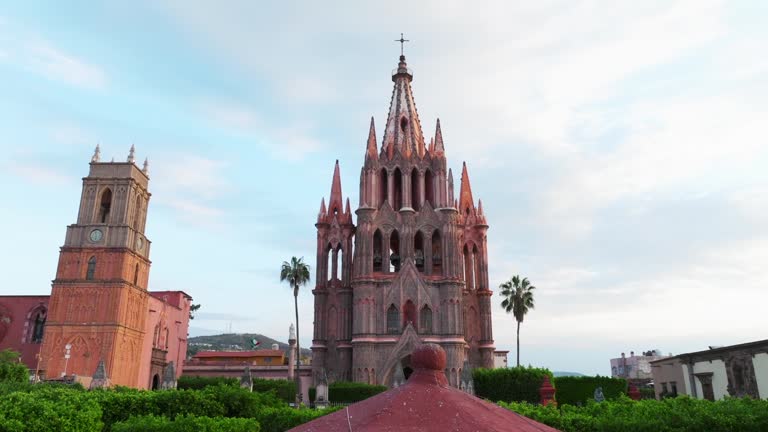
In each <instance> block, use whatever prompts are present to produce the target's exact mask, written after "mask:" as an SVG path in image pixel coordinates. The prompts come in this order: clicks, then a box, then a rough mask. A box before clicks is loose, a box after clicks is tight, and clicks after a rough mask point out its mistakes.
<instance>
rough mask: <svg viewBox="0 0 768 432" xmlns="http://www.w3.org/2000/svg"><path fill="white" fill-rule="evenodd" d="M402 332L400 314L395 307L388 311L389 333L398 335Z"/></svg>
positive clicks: (390, 307)
mask: <svg viewBox="0 0 768 432" xmlns="http://www.w3.org/2000/svg"><path fill="white" fill-rule="evenodd" d="M399 330H400V312H399V311H398V310H397V308H396V307H395V305H390V306H389V309H387V333H398V331H399Z"/></svg>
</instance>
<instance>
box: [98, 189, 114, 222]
mask: <svg viewBox="0 0 768 432" xmlns="http://www.w3.org/2000/svg"><path fill="white" fill-rule="evenodd" d="M111 210H112V191H111V190H110V189H109V188H107V189H104V192H102V193H101V201H100V204H99V222H100V223H107V222H108V221H109V212H110V211H111Z"/></svg>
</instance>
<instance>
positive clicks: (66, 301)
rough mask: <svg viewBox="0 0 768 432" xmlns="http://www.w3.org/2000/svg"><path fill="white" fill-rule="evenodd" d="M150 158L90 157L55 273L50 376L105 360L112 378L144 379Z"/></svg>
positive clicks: (46, 354)
mask: <svg viewBox="0 0 768 432" xmlns="http://www.w3.org/2000/svg"><path fill="white" fill-rule="evenodd" d="M148 183H149V177H148V163H147V161H146V160H145V161H144V168H143V169H140V168H139V167H138V166H136V164H135V163H134V148H133V146H131V151H130V153H129V155H128V159H127V161H126V162H101V161H100V150H99V147H98V146H97V147H96V152H95V153H94V155H93V157H92V158H91V164H90V172H89V173H88V176H87V177H85V178H84V179H83V190H82V194H81V197H80V209H79V213H78V216H77V223H75V224H73V225H70V226H68V227H67V233H66V237H65V240H64V245H63V246H62V247H61V250H60V253H59V263H58V268H57V270H56V278H55V279H54V280H53V286H52V291H51V300H50V306H49V312H48V320H47V322H46V325H45V337H44V340H43V346H42V349H41V365H42V366H43V369H44V370H45V375H46V376H47V377H48V378H56V377H59V376H62V375H73V374H76V375H80V376H92V375H93V374H94V372H95V371H96V367H97V365H98V364H99V361H100V360H103V361H104V366H105V368H106V373H107V376H108V377H109V378H110V380H111V381H112V383H113V384H117V385H124V386H131V387H137V386H140V385H141V383H140V382H139V381H140V379H139V373H140V372H139V371H140V362H141V358H142V355H141V351H142V344H143V340H144V333H145V321H146V319H147V310H148V296H149V294H148V293H147V283H148V280H149V267H150V261H149V249H150V242H149V240H147V238H146V237H145V236H144V226H145V224H146V217H147V205H148V203H149V198H150V196H151V194H150V193H149V191H148V190H147V187H148Z"/></svg>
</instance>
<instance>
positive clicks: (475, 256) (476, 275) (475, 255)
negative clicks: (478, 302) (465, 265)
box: [472, 245, 480, 289]
mask: <svg viewBox="0 0 768 432" xmlns="http://www.w3.org/2000/svg"><path fill="white" fill-rule="evenodd" d="M472 278H473V280H472V288H474V289H478V288H480V253H479V252H478V251H477V245H474V246H473V247H472Z"/></svg>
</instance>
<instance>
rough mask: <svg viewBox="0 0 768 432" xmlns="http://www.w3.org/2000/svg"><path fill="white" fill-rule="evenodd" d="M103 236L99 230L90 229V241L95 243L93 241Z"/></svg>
mask: <svg viewBox="0 0 768 432" xmlns="http://www.w3.org/2000/svg"><path fill="white" fill-rule="evenodd" d="M103 236H104V234H103V233H102V232H101V230H99V229H95V230H93V231H91V235H90V238H91V241H92V242H94V243H95V242H97V241H99V240H101V238H102V237H103Z"/></svg>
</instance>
